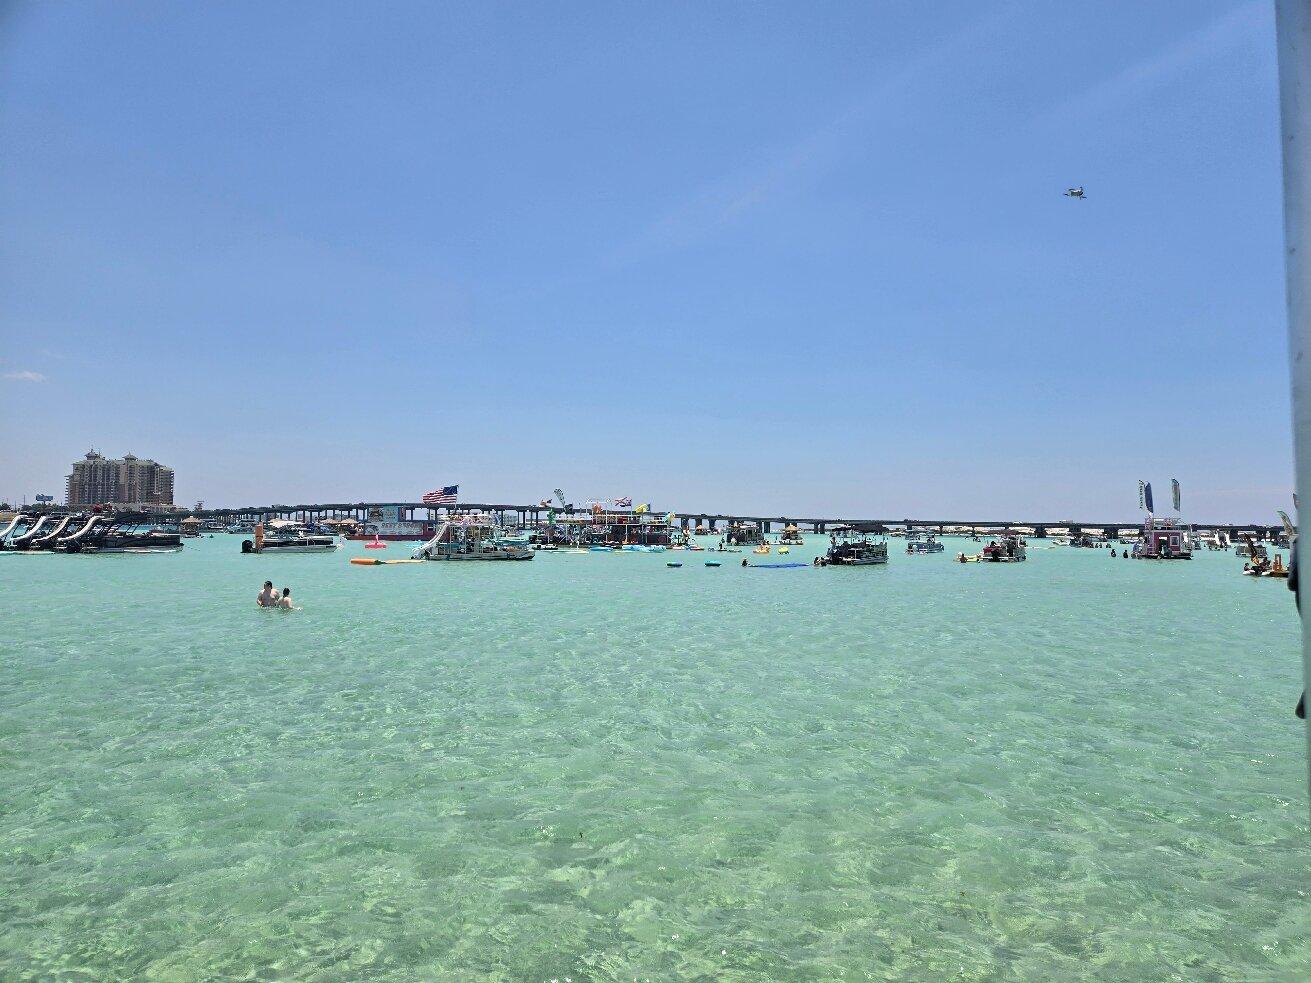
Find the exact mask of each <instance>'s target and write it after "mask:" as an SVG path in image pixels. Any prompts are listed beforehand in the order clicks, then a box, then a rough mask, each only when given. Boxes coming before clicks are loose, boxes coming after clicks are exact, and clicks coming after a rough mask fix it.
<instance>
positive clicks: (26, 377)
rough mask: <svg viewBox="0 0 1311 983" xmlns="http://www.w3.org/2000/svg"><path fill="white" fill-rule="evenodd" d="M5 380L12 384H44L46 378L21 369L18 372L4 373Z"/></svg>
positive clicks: (38, 373) (37, 373)
mask: <svg viewBox="0 0 1311 983" xmlns="http://www.w3.org/2000/svg"><path fill="white" fill-rule="evenodd" d="M5 378H6V379H9V380H11V381H13V382H45V381H46V377H45V376H43V375H42V374H41V373H40V372H33V371H31V370H30V369H22V370H20V371H18V372H6V373H5Z"/></svg>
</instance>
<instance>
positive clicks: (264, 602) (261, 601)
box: [255, 580, 300, 611]
mask: <svg viewBox="0 0 1311 983" xmlns="http://www.w3.org/2000/svg"><path fill="white" fill-rule="evenodd" d="M255 603H256V604H257V605H259V606H260V607H262V608H282V609H283V610H284V611H299V610H300V608H297V607H294V606H293V605H292V603H291V588H290V587H284V588H282V593H280V594H279V593H278V591H277V590H275V589H274V587H273V581H271V580H266V581H264V589H263V590H262V591H260V592H259V593H258V594H256V595H255Z"/></svg>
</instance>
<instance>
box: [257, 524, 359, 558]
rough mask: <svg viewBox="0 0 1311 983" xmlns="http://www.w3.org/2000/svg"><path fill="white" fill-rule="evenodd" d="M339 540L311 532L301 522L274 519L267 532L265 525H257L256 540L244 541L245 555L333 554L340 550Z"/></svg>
mask: <svg viewBox="0 0 1311 983" xmlns="http://www.w3.org/2000/svg"><path fill="white" fill-rule="evenodd" d="M340 548H341V544H340V543H339V542H337V538H336V537H335V536H332V535H327V534H324V533H316V532H311V531H310V530H309V528H308V527H307V526H306V525H305V524H304V523H301V522H289V521H285V520H282V519H274V520H273V521H272V522H270V523H269V524H268V530H267V531H265V528H264V523H262V522H260V523H256V524H255V539H254V540H253V541H252V540H249V539H243V540H242V541H241V552H243V553H277V554H284V553H288V554H289V553H331V552H332V551H334V550H337V549H340Z"/></svg>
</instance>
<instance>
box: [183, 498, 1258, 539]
mask: <svg viewBox="0 0 1311 983" xmlns="http://www.w3.org/2000/svg"><path fill="white" fill-rule="evenodd" d="M377 511H383V512H385V513H389V514H391V513H394V514H395V515H396V516H397V517H398V519H399V520H400V521H402V522H411V521H412V522H422V521H440V520H441V519H442V518H444V517H445V516H446V515H449V514H452V513H460V512H484V513H488V514H491V515H494V516H496V517H497V518H498V519H500V520H501V521H503V522H505V523H507V524H513V525H521V526H526V525H536V524H538V523H542V522H545V521H547V518H548V517H549V516H550V515H551V514H552V513H554V514H555V515H557V516H586V515H590V514H591V507H590V506H570V507H566V508H561V507H559V506H550V505H542V504H540V503H535V504H532V505H506V504H497V503H477V502H461V503H460V504H459V505H458V506H453V507H451V508H446V507H432V506H428V505H424V504H423V503H422V502H330V503H326V504H325V503H321V504H310V505H260V506H242V507H239V508H230V509H203V510H201V511H198V512H197V513H195V514H196V515H197V516H198V517H199V518H203V519H208V518H216V519H229V520H245V521H257V520H259V519H302V520H306V521H311V522H319V521H322V520H324V519H334V518H346V519H356V520H358V521H360V522H367V521H369V513H370V512H375V513H376V512H377ZM666 511H667V510H666ZM652 512H653V513H654V514H657V515H661V514H664V512H663V511H662V510H659V509H652ZM675 516H676V519H675V521H676V522H677V523H678V524H679V525H680V526H682V527H683V528H684V529H693V528H697V527H705V528H706V529H708V530H711V531H714V532H719V531H722V530H724V529H727V528H728V526H729V525H730V524H733V523H737V524H739V525H755V526H757V527H758V528H759V529H760V530H761V531H762V532H766V533H771V532H774V531H776V530H777V529H782V527H783V526H785V525H787V524H788V523H789V522H792V523H795V524H796V525H797V526H798V527H799V528H801V529H802V530H809V531H811V532H817V533H824V532H829V531H830V530H832V529H833V528H834V527H836V526H841V525H851V526H855V527H856V528H857V529H860V530H863V531H867V532H877V531H882V530H887V529H911V528H914V529H924V530H928V531H931V532H936V533H939V534H941V533H942V532H943V531H944V530H946V529H947V528H950V527H953V526H954V527H966V528H973V529H979V530H1000V529H1032V530H1034V534H1035V535H1038V536H1043V535H1046V533H1047V530H1049V529H1068V530H1070V531H1071V532H1073V533H1082V532H1085V531H1087V530H1091V529H1097V530H1111V529H1130V528H1134V527H1135V526H1137V525H1140V523H1134V522H1091V521H1067V520H1061V521H1053V520H1051V519H1015V518H1012V519H995V518H993V519H969V518H966V519H943V518H928V519H912V518H901V519H891V518H886V519H880V518H862V517H856V516H848V517H833V516H829V517H823V518H816V517H803V516H778V515H775V516H760V515H745V514H742V513H736V512H697V511H691V512H678V511H676V510H675ZM1189 524H1190V525H1192V526H1193V527H1194V528H1196V529H1214V530H1216V531H1217V532H1227V533H1229V534H1230V535H1231V536H1232V535H1233V534H1235V533H1238V532H1255V533H1257V534H1259V535H1261V536H1262V537H1270V536H1273V535H1274V534H1275V533H1277V532H1280V531H1282V529H1283V527H1282V526H1281V525H1279V524H1278V523H1275V524H1253V523H1233V522H1190V523H1189Z"/></svg>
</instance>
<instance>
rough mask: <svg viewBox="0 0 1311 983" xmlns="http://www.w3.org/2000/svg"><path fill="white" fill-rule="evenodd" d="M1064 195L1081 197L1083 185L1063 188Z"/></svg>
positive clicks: (1082, 195)
mask: <svg viewBox="0 0 1311 983" xmlns="http://www.w3.org/2000/svg"><path fill="white" fill-rule="evenodd" d="M1065 197H1066V198H1082V197H1084V194H1083V185H1080V186H1079V187H1077V188H1066V189H1065Z"/></svg>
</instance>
